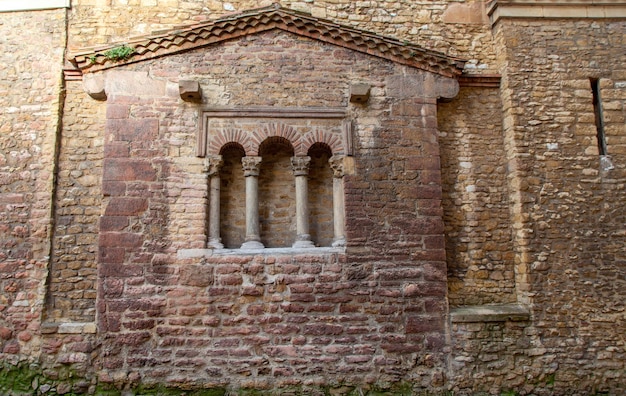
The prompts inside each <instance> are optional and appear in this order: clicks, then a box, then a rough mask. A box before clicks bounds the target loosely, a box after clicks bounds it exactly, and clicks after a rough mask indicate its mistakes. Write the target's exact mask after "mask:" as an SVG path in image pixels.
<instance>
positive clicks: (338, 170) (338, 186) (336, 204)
mask: <svg viewBox="0 0 626 396" xmlns="http://www.w3.org/2000/svg"><path fill="white" fill-rule="evenodd" d="M328 162H329V163H330V167H331V168H332V170H333V231H334V233H335V236H334V238H333V246H334V247H340V246H345V245H346V236H345V198H344V188H343V175H344V173H345V172H344V156H342V155H334V156H332V157H330V159H329V160H328Z"/></svg>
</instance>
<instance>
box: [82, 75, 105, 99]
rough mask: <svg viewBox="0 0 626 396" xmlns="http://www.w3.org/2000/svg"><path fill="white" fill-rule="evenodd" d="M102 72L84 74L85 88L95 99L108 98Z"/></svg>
mask: <svg viewBox="0 0 626 396" xmlns="http://www.w3.org/2000/svg"><path fill="white" fill-rule="evenodd" d="M104 83H105V81H104V75H103V74H102V73H97V74H96V73H88V74H85V75H84V76H83V89H84V90H85V92H87V95H89V96H91V97H92V98H93V99H95V100H107V93H106V90H105V88H104Z"/></svg>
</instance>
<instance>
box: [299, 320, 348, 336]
mask: <svg viewBox="0 0 626 396" xmlns="http://www.w3.org/2000/svg"><path fill="white" fill-rule="evenodd" d="M302 333H303V334H306V335H339V334H341V333H343V326H339V325H331V324H325V323H316V324H308V325H305V326H304V328H303V331H302Z"/></svg>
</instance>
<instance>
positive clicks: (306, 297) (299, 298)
mask: <svg viewBox="0 0 626 396" xmlns="http://www.w3.org/2000/svg"><path fill="white" fill-rule="evenodd" d="M289 300H290V301H295V302H313V301H315V295H313V294H306V293H301V294H292V295H291V296H290V297H289Z"/></svg>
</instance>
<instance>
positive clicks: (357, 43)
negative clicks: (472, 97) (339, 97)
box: [70, 4, 465, 78]
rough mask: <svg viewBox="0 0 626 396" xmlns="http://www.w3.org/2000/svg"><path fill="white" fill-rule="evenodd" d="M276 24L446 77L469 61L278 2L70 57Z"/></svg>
mask: <svg viewBox="0 0 626 396" xmlns="http://www.w3.org/2000/svg"><path fill="white" fill-rule="evenodd" d="M272 29H280V30H283V31H287V32H291V33H294V34H296V35H300V36H305V37H309V38H312V39H315V40H319V41H323V42H326V43H330V44H334V45H337V46H340V47H344V48H348V49H352V50H354V51H358V52H362V53H366V54H369V55H372V56H376V57H379V58H383V59H387V60H390V61H393V62H396V63H400V64H405V65H408V66H412V67H415V68H418V69H422V70H426V71H430V72H433V73H436V74H440V75H443V76H446V77H454V78H456V77H458V76H460V75H461V73H462V71H463V66H464V64H465V61H464V60H461V59H459V58H455V57H451V56H448V55H445V54H443V53H440V52H437V51H432V50H428V49H424V48H422V47H419V46H417V45H414V44H411V43H409V42H401V41H399V40H396V39H393V38H390V37H385V36H381V35H378V34H375V33H372V32H368V31H365V30H360V29H356V28H353V27H349V26H344V25H340V24H337V23H335V22H332V21H330V20H326V19H321V18H316V17H313V16H311V15H310V14H306V13H302V12H298V11H294V10H291V9H285V8H281V7H280V6H279V5H278V4H275V5H272V6H269V7H263V8H257V9H252V10H248V11H244V12H241V13H238V14H231V15H227V16H224V17H221V18H219V19H216V20H213V21H210V22H206V23H200V24H198V23H196V24H193V25H189V26H188V27H184V28H180V27H179V28H174V29H171V30H169V31H167V32H166V33H161V34H153V35H149V36H144V37H136V38H133V39H131V40H130V41H128V42H126V43H124V44H122V45H126V46H128V47H131V48H132V49H133V50H134V52H133V53H132V54H130V55H129V56H127V57H126V58H124V59H117V60H115V59H111V57H110V56H107V55H106V53H107V52H108V51H111V50H114V49H116V48H119V47H121V46H122V45H120V44H118V45H110V46H106V47H99V48H91V49H85V50H82V51H79V52H77V53H75V54H73V55H72V56H71V57H70V61H71V62H72V63H73V64H74V65H75V66H76V67H77V68H78V69H80V70H81V71H82V72H83V73H91V72H96V71H100V70H104V69H109V68H113V67H119V66H122V65H126V64H130V63H135V62H140V61H143V60H148V59H154V58H157V57H161V56H166V55H172V54H176V53H180V52H183V51H187V50H191V49H195V48H200V47H203V46H207V45H210V44H215V43H219V42H222V41H225V40H230V39H233V38H237V37H243V36H246V35H249V34H254V33H259V32H263V31H267V30H272Z"/></svg>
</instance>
